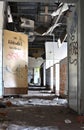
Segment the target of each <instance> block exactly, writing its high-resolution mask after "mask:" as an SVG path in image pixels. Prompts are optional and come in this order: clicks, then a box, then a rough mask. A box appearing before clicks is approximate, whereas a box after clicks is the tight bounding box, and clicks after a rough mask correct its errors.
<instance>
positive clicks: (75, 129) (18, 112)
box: [0, 90, 84, 130]
mask: <svg viewBox="0 0 84 130" xmlns="http://www.w3.org/2000/svg"><path fill="white" fill-rule="evenodd" d="M29 93H30V96H29V95H25V96H23V97H21V99H22V100H24V99H25V98H26V100H27V99H30V98H36V96H37V95H35V93H36V94H37V93H38V96H37V98H41V99H42V98H43V99H53V98H55V96H56V95H52V94H50V95H45V93H44V95H39V94H40V92H39V91H34V95H31V93H32V91H31V90H29ZM10 99H12V100H14V99H16V98H13V97H7V98H5V99H3V101H7V102H8V105H7V106H6V108H0V130H82V129H84V124H83V122H80V120H78V118H79V116H78V114H77V113H76V112H74V111H73V110H71V109H69V108H68V106H66V105H64V106H63V105H61V106H57V105H53V106H51V105H39V104H38V105H35V104H33V105H32V104H30V105H24V106H20V105H19V106H17V105H12V104H11V102H9V101H10ZM19 100H20V98H18V101H19Z"/></svg>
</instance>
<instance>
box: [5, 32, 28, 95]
mask: <svg viewBox="0 0 84 130" xmlns="http://www.w3.org/2000/svg"><path fill="white" fill-rule="evenodd" d="M27 75H28V36H27V35H24V34H22V33H16V32H12V31H8V30H4V47H3V83H4V94H24V93H27V90H28V81H27Z"/></svg>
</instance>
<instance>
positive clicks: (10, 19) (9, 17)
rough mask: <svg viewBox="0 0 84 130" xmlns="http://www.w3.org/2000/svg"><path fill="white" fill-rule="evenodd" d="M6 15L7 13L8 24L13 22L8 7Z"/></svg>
mask: <svg viewBox="0 0 84 130" xmlns="http://www.w3.org/2000/svg"><path fill="white" fill-rule="evenodd" d="M7 13H8V23H12V22H13V18H12V14H11V10H10V6H8V9H7Z"/></svg>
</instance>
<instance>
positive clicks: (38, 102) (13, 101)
mask: <svg viewBox="0 0 84 130" xmlns="http://www.w3.org/2000/svg"><path fill="white" fill-rule="evenodd" d="M10 102H11V104H12V105H16V106H26V105H46V106H48V105H49V106H66V105H67V100H66V99H59V98H54V99H52V100H48V99H39V98H31V99H23V98H22V99H20V98H19V99H16V98H14V99H10Z"/></svg>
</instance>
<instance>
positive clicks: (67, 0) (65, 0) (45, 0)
mask: <svg viewBox="0 0 84 130" xmlns="http://www.w3.org/2000/svg"><path fill="white" fill-rule="evenodd" d="M1 1H7V2H40V3H55V2H63V3H76V2H77V1H78V0H24V1H23V0H1Z"/></svg>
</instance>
